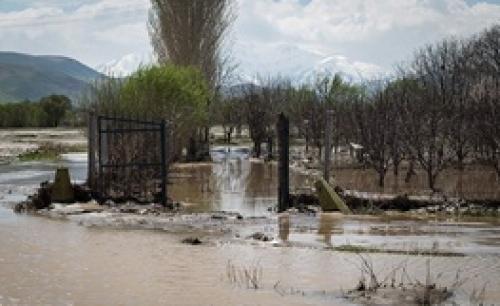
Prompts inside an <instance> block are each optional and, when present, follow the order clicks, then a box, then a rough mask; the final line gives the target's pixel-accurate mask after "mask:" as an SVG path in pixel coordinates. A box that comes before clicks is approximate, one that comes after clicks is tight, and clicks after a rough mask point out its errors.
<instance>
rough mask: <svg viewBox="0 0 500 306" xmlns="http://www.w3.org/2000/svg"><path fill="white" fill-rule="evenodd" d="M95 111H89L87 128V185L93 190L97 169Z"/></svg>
mask: <svg viewBox="0 0 500 306" xmlns="http://www.w3.org/2000/svg"><path fill="white" fill-rule="evenodd" d="M95 123H96V122H95V113H94V112H89V113H88V130H87V142H88V148H87V150H88V155H87V185H88V186H89V188H90V189H91V190H92V189H93V188H94V187H95V184H94V181H95V176H94V169H95V130H96V126H95Z"/></svg>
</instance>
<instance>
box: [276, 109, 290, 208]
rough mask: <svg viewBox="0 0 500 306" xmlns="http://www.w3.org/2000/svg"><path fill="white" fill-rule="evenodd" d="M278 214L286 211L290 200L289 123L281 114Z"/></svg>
mask: <svg viewBox="0 0 500 306" xmlns="http://www.w3.org/2000/svg"><path fill="white" fill-rule="evenodd" d="M277 130H278V150H279V162H278V179H279V184H278V212H283V211H286V210H287V209H288V204H289V199H290V195H289V193H290V189H289V185H290V181H289V139H288V138H289V122H288V119H287V118H286V117H285V115H284V114H283V113H281V114H280V116H279V120H278V127H277Z"/></svg>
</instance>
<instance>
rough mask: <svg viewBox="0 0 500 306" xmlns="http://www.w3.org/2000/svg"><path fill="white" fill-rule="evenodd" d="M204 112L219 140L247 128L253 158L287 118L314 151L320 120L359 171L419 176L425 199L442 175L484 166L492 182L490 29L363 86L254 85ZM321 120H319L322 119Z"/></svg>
mask: <svg viewBox="0 0 500 306" xmlns="http://www.w3.org/2000/svg"><path fill="white" fill-rule="evenodd" d="M233 96H234V97H233V98H230V99H222V100H220V101H216V103H213V104H212V105H211V110H212V111H213V115H212V117H213V118H214V119H213V120H214V122H216V123H218V124H220V125H222V126H223V127H224V129H225V132H226V133H228V134H229V136H230V133H232V131H234V130H238V129H239V127H241V126H242V125H246V126H248V127H249V130H250V136H251V138H252V140H253V142H254V146H255V149H254V152H256V155H260V146H261V144H262V143H263V142H266V141H267V140H268V139H272V137H275V124H276V118H277V115H278V114H279V113H281V112H283V113H285V114H287V115H288V117H289V118H290V123H291V125H292V127H293V128H294V130H296V131H298V136H299V137H304V138H306V142H309V144H312V145H314V146H316V147H317V148H318V151H319V152H320V155H321V149H322V147H324V138H325V136H324V135H325V126H326V122H327V120H331V121H333V127H334V129H333V132H332V134H331V138H332V140H333V144H334V147H335V148H338V147H339V146H346V145H348V144H349V143H351V142H352V143H357V144H360V145H362V147H363V159H364V161H363V162H364V163H365V165H367V166H369V167H371V168H373V169H374V170H376V171H377V173H378V175H379V185H380V186H383V184H384V178H385V175H386V173H387V172H388V171H389V169H391V170H392V171H394V174H395V176H397V175H398V171H399V169H400V166H401V164H402V162H403V161H404V162H405V163H407V164H409V167H408V173H407V174H406V177H407V178H410V177H411V176H412V175H414V174H415V170H414V167H419V168H420V169H423V170H424V171H425V172H426V174H427V181H428V185H429V188H430V189H434V188H435V184H436V180H437V178H438V176H439V174H440V173H441V172H442V171H443V170H444V169H446V168H448V167H455V168H457V169H459V170H463V169H464V168H465V166H466V165H467V164H470V163H482V164H486V165H489V166H491V167H492V168H493V169H495V171H496V172H497V174H498V177H499V178H500V100H499V98H500V26H499V25H496V26H493V27H491V28H489V29H487V30H485V31H483V32H482V33H480V34H477V35H474V36H472V37H470V38H468V39H454V38H451V39H446V40H443V41H441V42H438V43H436V44H433V45H428V46H426V47H424V48H422V49H420V50H418V51H417V52H416V53H415V55H414V57H413V58H411V59H410V60H409V61H408V62H407V63H405V64H403V65H401V66H400V67H399V69H398V70H397V71H396V73H395V74H394V75H393V76H391V77H388V78H385V79H383V80H375V81H368V82H366V83H365V84H350V83H346V82H345V81H344V80H343V79H342V78H341V77H340V76H338V75H337V76H335V77H328V76H327V77H318V79H317V81H316V82H315V83H314V84H309V85H303V86H300V87H296V86H293V85H292V83H291V82H290V81H289V80H286V79H285V80H283V79H263V80H261V82H260V84H259V85H250V86H246V87H244V88H241V89H239V90H238V92H237V93H236V94H234V95H233ZM329 110H330V111H331V114H332V115H331V118H330V119H328V118H327V114H328V111H329Z"/></svg>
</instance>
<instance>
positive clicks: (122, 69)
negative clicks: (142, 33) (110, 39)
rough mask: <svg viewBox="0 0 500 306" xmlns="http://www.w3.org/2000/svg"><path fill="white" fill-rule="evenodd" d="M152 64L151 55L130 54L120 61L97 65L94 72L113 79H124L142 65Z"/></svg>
mask: <svg viewBox="0 0 500 306" xmlns="http://www.w3.org/2000/svg"><path fill="white" fill-rule="evenodd" d="M152 62H153V57H152V55H148V54H136V53H130V54H127V55H125V56H123V57H122V58H120V59H116V60H112V61H110V62H108V63H105V64H102V65H99V66H98V67H97V68H96V70H97V71H99V72H102V73H104V74H106V75H112V76H115V77H126V76H129V75H131V74H132V73H133V72H134V71H136V70H137V68H139V67H140V66H142V65H149V64H151V63H152Z"/></svg>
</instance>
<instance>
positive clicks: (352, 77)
mask: <svg viewBox="0 0 500 306" xmlns="http://www.w3.org/2000/svg"><path fill="white" fill-rule="evenodd" d="M236 49H237V50H235V51H236V52H235V57H236V58H237V61H238V62H239V63H240V69H239V72H240V74H241V75H242V78H243V80H244V81H254V80H256V79H257V78H258V76H260V77H266V76H269V75H271V76H282V77H287V78H290V79H291V80H292V81H293V82H294V83H297V84H301V83H310V82H313V81H314V80H315V79H316V78H317V77H318V76H324V75H333V74H335V73H340V74H341V75H342V76H343V77H344V78H346V79H347V80H349V81H353V82H358V81H362V80H364V79H370V78H375V77H380V76H381V75H384V74H385V73H386V72H385V71H384V70H383V69H382V68H381V67H379V66H377V65H374V64H370V63H364V62H359V61H354V60H351V59H349V58H347V57H346V56H342V55H335V54H334V55H329V54H324V53H322V52H319V51H317V50H308V49H305V48H301V47H298V46H295V45H291V44H284V43H281V44H276V45H274V44H269V45H267V46H265V45H264V46H262V45H259V47H258V48H257V47H255V46H251V45H250V44H240V45H238V46H237V47H236Z"/></svg>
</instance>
